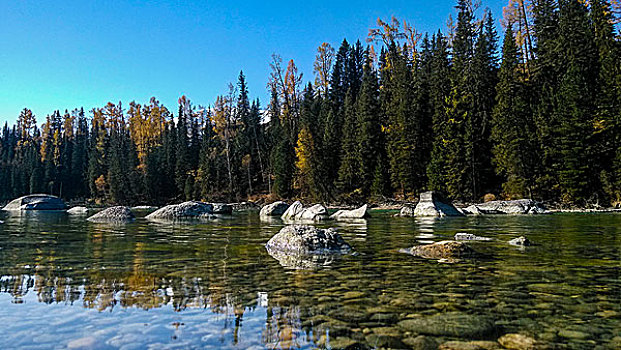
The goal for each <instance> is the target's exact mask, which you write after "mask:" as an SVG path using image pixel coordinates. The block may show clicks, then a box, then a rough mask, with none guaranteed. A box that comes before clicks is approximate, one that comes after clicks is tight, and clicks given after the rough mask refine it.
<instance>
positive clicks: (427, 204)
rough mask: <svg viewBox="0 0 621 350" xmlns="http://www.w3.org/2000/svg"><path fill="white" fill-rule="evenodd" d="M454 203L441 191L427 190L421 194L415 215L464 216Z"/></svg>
mask: <svg viewBox="0 0 621 350" xmlns="http://www.w3.org/2000/svg"><path fill="white" fill-rule="evenodd" d="M463 215H464V214H462V213H461V212H459V211H458V210H457V209H456V208H455V207H454V206H453V204H451V203H450V202H448V201H447V200H446V199H445V198H444V197H443V196H442V195H441V194H440V193H439V192H434V191H427V192H423V193H421V194H420V201H419V202H418V204H416V208H414V216H436V217H445V216H463Z"/></svg>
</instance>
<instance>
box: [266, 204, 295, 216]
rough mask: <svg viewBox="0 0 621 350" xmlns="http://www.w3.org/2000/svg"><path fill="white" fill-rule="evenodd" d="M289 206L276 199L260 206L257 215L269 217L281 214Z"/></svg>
mask: <svg viewBox="0 0 621 350" xmlns="http://www.w3.org/2000/svg"><path fill="white" fill-rule="evenodd" d="M288 208H289V204H287V203H285V202H283V201H277V202H274V203H271V204H268V205H266V206H264V207H263V208H261V211H260V212H259V216H261V217H270V216H282V214H284V213H285V212H286V211H287V209H288Z"/></svg>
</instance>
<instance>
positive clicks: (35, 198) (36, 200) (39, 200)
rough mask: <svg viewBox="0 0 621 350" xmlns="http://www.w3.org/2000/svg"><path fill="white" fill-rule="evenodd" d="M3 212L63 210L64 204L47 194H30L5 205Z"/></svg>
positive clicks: (65, 206)
mask: <svg viewBox="0 0 621 350" xmlns="http://www.w3.org/2000/svg"><path fill="white" fill-rule="evenodd" d="M2 209H3V210H7V211H15V210H65V209H67V205H66V204H65V202H64V201H63V200H62V199H60V198H58V197H56V196H51V195H49V194H31V195H28V196H23V197H20V198H17V199H15V200H13V201H11V202H9V204H7V205H5V206H4V208H2Z"/></svg>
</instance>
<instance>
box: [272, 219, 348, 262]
mask: <svg viewBox="0 0 621 350" xmlns="http://www.w3.org/2000/svg"><path fill="white" fill-rule="evenodd" d="M265 248H266V249H267V252H268V253H269V254H270V255H271V256H272V257H273V258H274V259H276V260H278V262H279V263H280V264H281V265H282V266H284V267H286V268H292V269H316V268H319V267H322V266H327V265H330V264H332V262H333V261H334V260H335V259H337V258H338V257H339V256H340V255H341V254H349V253H352V252H353V249H352V248H351V246H350V245H349V244H347V243H346V242H345V240H343V238H342V237H341V236H340V235H339V234H338V233H336V231H335V230H333V229H327V230H323V229H318V228H315V227H313V226H300V225H291V226H285V227H283V228H282V229H281V230H280V232H278V233H277V234H276V235H274V236H273V237H272V238H271V239H270V240H269V241H268V242H267V244H266V245H265Z"/></svg>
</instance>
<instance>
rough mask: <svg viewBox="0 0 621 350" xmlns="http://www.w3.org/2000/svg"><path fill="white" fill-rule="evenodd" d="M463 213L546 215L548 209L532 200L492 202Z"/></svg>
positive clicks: (471, 207) (470, 208)
mask: <svg viewBox="0 0 621 350" xmlns="http://www.w3.org/2000/svg"><path fill="white" fill-rule="evenodd" d="M463 211H464V212H465V213H466V214H471V215H484V214H544V213H547V212H548V211H547V209H546V208H545V207H544V206H543V204H541V203H539V202H536V201H534V200H532V199H517V200H512V201H491V202H486V203H481V204H474V205H471V206H469V207H467V208H465V209H463Z"/></svg>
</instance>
